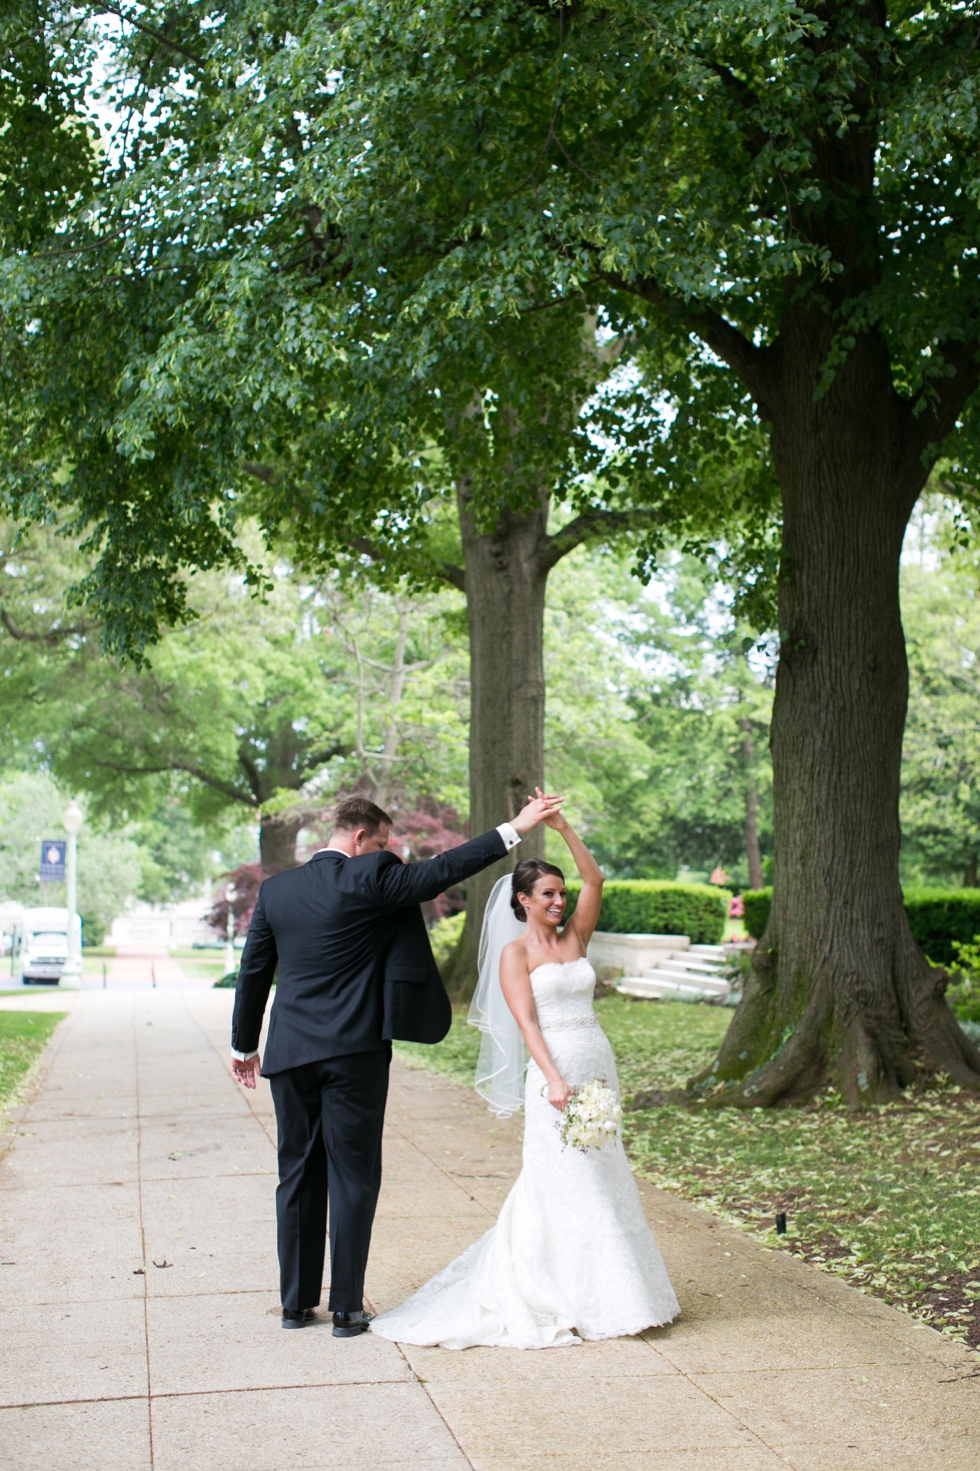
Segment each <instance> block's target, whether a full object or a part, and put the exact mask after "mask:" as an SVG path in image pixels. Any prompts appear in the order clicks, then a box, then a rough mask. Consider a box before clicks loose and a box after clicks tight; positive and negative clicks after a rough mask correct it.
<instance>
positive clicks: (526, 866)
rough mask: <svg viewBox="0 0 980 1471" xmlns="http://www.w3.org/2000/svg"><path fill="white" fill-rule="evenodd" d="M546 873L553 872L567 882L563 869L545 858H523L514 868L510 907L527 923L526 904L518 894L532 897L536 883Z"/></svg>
mask: <svg viewBox="0 0 980 1471" xmlns="http://www.w3.org/2000/svg"><path fill="white" fill-rule="evenodd" d="M546 873H553V874H554V875H555V877H556V878H559V879H561V881H562V883H564V882H565V875H564V874H563V873H562V871H561V869H560V868H556V867H555V865H554V864H553V863H545V861H544V859H543V858H522V859H521V861H520V863H519V864H518V865H517V867H516V868H515V869H514V876H513V878H512V879H511V883H510V907H511V909H513V911H514V913H515V914H516V915H517V918H518V919H520V920H523V921H524V922H525V923H526V921H527V913H526V911H525V909H524V905H523V904H522V903H521V901H520V899H518V897H517V896H518V894H526V895H527V897H528V898H529V899H530V897H531V895H532V894H533V893H534V885H535V884H536V883H537V881H538V879H539V878H543V877H544V875H545V874H546Z"/></svg>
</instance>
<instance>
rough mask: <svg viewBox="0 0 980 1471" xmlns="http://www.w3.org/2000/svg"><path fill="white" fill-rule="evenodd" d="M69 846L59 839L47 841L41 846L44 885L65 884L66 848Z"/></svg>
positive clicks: (42, 881) (41, 876) (41, 873)
mask: <svg viewBox="0 0 980 1471" xmlns="http://www.w3.org/2000/svg"><path fill="white" fill-rule="evenodd" d="M66 846H67V844H66V843H64V842H63V841H61V840H60V839H58V838H52V839H51V840H50V841H48V839H45V841H44V842H43V843H42V844H41V872H40V875H39V877H40V880H41V883H42V884H63V883H64V882H65V848H66Z"/></svg>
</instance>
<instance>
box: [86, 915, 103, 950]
mask: <svg viewBox="0 0 980 1471" xmlns="http://www.w3.org/2000/svg"><path fill="white" fill-rule="evenodd" d="M105 932H106V922H105V920H104V919H103V917H102V915H101V914H98V913H97V912H96V911H95V910H94V909H86V910H84V911H83V912H82V944H83V945H84V946H85V948H86V949H88V948H89V946H92V945H101V944H102V941H103V940H104V939H105Z"/></svg>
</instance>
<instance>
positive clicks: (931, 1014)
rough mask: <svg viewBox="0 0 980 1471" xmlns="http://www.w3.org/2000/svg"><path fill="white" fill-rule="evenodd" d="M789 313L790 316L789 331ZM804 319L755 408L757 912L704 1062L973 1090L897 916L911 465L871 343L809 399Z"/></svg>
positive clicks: (807, 1088)
mask: <svg viewBox="0 0 980 1471" xmlns="http://www.w3.org/2000/svg"><path fill="white" fill-rule="evenodd" d="M794 329H795V331H794ZM824 330H825V329H822V327H821V324H820V323H819V322H818V321H814V319H813V318H812V317H811V318H810V319H809V320H806V319H804V318H803V317H802V314H801V317H800V318H799V319H797V321H796V323H795V324H794V323H792V322H790V323H789V324H787V325H786V327H784V332H783V345H782V363H781V369H782V371H781V373H780V378H779V388H778V390H777V392H776V394H775V395H774V400H773V402H772V403H771V404H770V405H769V408H770V411H771V419H772V422H773V452H774V458H775V463H776V469H777V473H778V475H779V479H780V484H781V487H782V492H783V526H784V531H783V559H782V566H781V572H780V587H779V627H780V638H781V648H780V660H779V667H778V672H777V681H776V698H775V707H774V710H773V721H772V755H773V783H774V798H775V824H774V846H775V872H774V889H773V903H772V910H771V914H770V919H769V925H768V928H767V930H766V933H765V935H764V936H763V938H762V940H761V941H760V943H759V945H758V947H757V950H756V952H755V957H754V961H753V965H752V971H751V976H750V979H749V982H748V984H747V986H746V991H745V996H744V999H743V1000H742V1002H741V1005H740V1006H739V1009H738V1011H737V1012H736V1014H735V1017H734V1018H733V1021H732V1025H731V1028H730V1030H729V1032H728V1035H727V1037H726V1039H725V1042H724V1045H723V1047H722V1049H721V1053H720V1055H719V1057H718V1060H717V1062H716V1063H715V1064H714V1066H713V1067H712V1068H711V1069H709V1070H707V1073H706V1074H703V1075H702V1076H701V1078H700V1079H699V1080H698V1081H699V1084H700V1086H702V1087H704V1086H705V1085H707V1086H708V1087H709V1088H712V1089H713V1090H714V1097H715V1098H716V1099H717V1101H719V1102H727V1103H734V1104H740V1105H744V1106H751V1105H757V1104H771V1103H775V1102H777V1101H780V1100H792V1099H798V1098H802V1097H805V1096H807V1095H808V1094H810V1093H812V1092H813V1090H814V1089H815V1088H817V1087H819V1086H820V1085H821V1084H823V1083H825V1082H833V1083H834V1084H835V1085H836V1086H837V1087H838V1088H839V1089H840V1091H841V1092H842V1093H843V1095H844V1097H845V1098H846V1099H847V1100H848V1102H849V1103H850V1104H851V1105H852V1106H860V1105H862V1104H865V1103H875V1102H884V1101H888V1100H891V1099H894V1098H897V1097H898V1096H899V1094H900V1090H901V1089H902V1088H903V1087H905V1086H906V1085H907V1084H908V1083H910V1082H911V1081H912V1079H913V1077H914V1076H915V1074H916V1071H917V1065H918V1062H919V1060H921V1059H922V1058H925V1059H926V1060H928V1061H929V1062H930V1063H931V1064H932V1065H933V1066H936V1067H938V1068H942V1069H944V1070H945V1071H946V1072H947V1073H948V1074H949V1075H950V1076H951V1077H952V1078H953V1079H954V1080H955V1081H956V1082H958V1083H961V1084H966V1085H968V1086H973V1087H976V1086H980V1054H978V1052H977V1049H976V1048H975V1047H974V1046H973V1045H972V1044H971V1043H970V1042H969V1040H968V1039H967V1038H966V1037H965V1036H964V1034H963V1033H962V1032H961V1031H960V1029H959V1027H958V1025H957V1023H956V1021H955V1019H954V1017H953V1015H952V1013H951V1012H950V1010H949V1008H948V1006H947V1004H946V1001H945V999H944V994H943V993H944V991H945V986H946V977H945V973H944V972H943V971H941V970H936V969H934V968H933V967H931V966H930V965H929V964H928V962H927V961H926V960H925V958H924V957H923V955H922V953H921V951H920V950H919V948H918V946H917V945H916V944H915V941H914V940H913V938H912V935H911V932H910V930H909V926H908V921H907V919H906V916H905V911H904V909H903V907H902V892H901V887H900V884H899V877H898V856H899V840H900V832H899V815H898V802H899V767H900V761H901V750H902V733H903V727H904V722H905V709H906V701H907V692H908V668H907V664H906V657H905V640H904V634H903V631H902V623H901V616H900V610H899V580H898V578H899V556H900V553H901V547H902V538H903V535H904V531H905V526H906V523H907V521H908V518H909V515H910V514H911V511H912V507H913V505H914V503H915V500H916V498H917V496H918V494H919V491H920V490H921V488H922V484H923V482H924V480H925V476H926V470H925V468H924V467H923V464H922V460H921V457H920V456H919V454H917V453H912V454H910V453H909V451H908V447H907V446H908V437H907V428H906V426H907V425H908V422H909V416H908V415H907V412H905V408H906V406H905V405H903V404H902V402H901V400H900V399H899V398H898V396H897V395H896V394H895V392H894V390H893V389H892V384H891V372H890V367H889V363H888V360H887V354H886V351H885V348H884V345H883V343H882V342H881V341H880V339H878V338H876V337H874V336H873V335H870V334H869V335H868V336H867V337H865V338H861V339H859V340H858V343H857V346H856V347H855V349H854V350H853V351H852V353H851V354H850V356H849V358H848V360H847V363H846V364H845V365H843V366H842V367H841V368H840V369H838V372H837V376H836V378H835V379H834V382H833V384H832V386H831V387H830V389H829V390H828V391H827V392H826V393H825V394H824V395H823V396H820V395H819V394H818V393H817V392H815V390H816V389H817V373H818V370H819V366H820V362H821V360H822V357H823V351H822V344H821V341H820V337H821V335H822V332H823V331H824Z"/></svg>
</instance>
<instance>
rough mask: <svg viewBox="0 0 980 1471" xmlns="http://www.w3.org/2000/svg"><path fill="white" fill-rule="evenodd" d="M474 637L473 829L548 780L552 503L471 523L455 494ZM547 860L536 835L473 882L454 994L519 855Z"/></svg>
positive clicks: (463, 986) (507, 812)
mask: <svg viewBox="0 0 980 1471" xmlns="http://www.w3.org/2000/svg"><path fill="white" fill-rule="evenodd" d="M458 501H459V517H460V527H461V531H462V539H463V555H464V562H465V568H466V610H467V617H468V619H469V634H470V832H471V833H473V834H474V836H475V835H476V834H478V833H482V832H486V831H487V829H488V828H491V827H496V825H497V824H498V823H499V822H503V821H506V819H507V818H509V817H513V816H514V815H515V814H516V813H517V812H519V811H520V809H521V808H522V807H523V806H524V804H525V802H526V801H527V798H528V796H529V795H532V794H533V792H534V788H535V786H536V785H540V784H542V783H543V781H544V693H545V691H544V600H545V590H546V588H547V582H548V566H549V564H548V561H547V557H546V554H545V545H546V541H547V518H548V506H547V500H546V499H544V498H543V500H542V504H541V507H540V509H538V510H536V511H534V512H533V513H532V514H531V515H526V516H525V515H516V514H512V513H509V512H507V513H505V514H504V515H503V516H501V518H500V519H499V521H498V522H497V524H496V526H495V527H494V528H493V530H492V531H489V532H480V531H479V530H478V528H477V526H476V525H475V524H474V518H473V513H472V508H471V493H470V487H469V486H468V485H467V484H463V485H461V486H460V487H459V489H458ZM543 856H544V830H543V829H542V828H538V829H537V830H536V831H535V832H533V833H531V834H530V835H529V836H528V837H526V838H525V839H524V841H523V842H522V843H521V844H520V846H519V847H517V848H515V849H513V850H512V852H511V853H510V854H508V856H507V858H505V859H502V860H501V861H500V862H499V863H495V864H494V865H493V866H492V867H491V868H488V869H484V871H483V872H482V873H479V874H477V875H476V876H475V877H474V878H471V879H469V880H468V882H467V885H466V926H465V929H464V931H463V938H462V940H461V942H460V945H459V947H458V949H457V951H456V954H455V955H454V956H453V959H452V961H451V963H450V966H449V967H448V968H447V972H446V984H447V986H448V988H449V990H450V994H451V995H453V996H454V997H456V998H457V999H460V1000H465V999H467V998H468V997H469V996H471V995H472V993H473V988H474V986H475V984H476V973H477V948H478V945H479V939H480V926H481V924H482V922H483V910H484V908H485V906H486V902H487V897H488V896H489V893H490V890H491V889H492V888H493V886H494V884H495V883H496V881H497V879H498V878H499V877H500V875H501V874H502V873H506V872H507V871H508V870H509V869H513V867H514V865H515V864H516V862H517V861H518V859H520V858H533V857H543Z"/></svg>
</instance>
